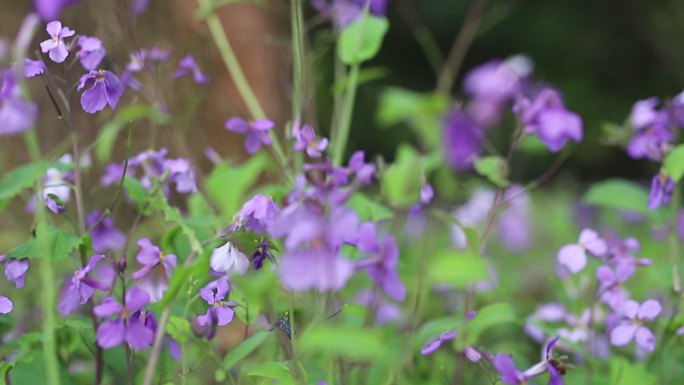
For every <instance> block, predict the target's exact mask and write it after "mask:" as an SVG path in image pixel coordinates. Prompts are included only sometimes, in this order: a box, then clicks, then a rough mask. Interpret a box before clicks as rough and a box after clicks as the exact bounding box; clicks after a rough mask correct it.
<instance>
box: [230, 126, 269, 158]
mask: <svg viewBox="0 0 684 385" xmlns="http://www.w3.org/2000/svg"><path fill="white" fill-rule="evenodd" d="M225 126H226V129H228V131H232V132H235V133H238V134H246V135H247V139H246V140H245V148H246V149H247V152H248V153H250V154H254V153H255V152H257V151H259V149H260V148H261V146H262V145H265V146H270V145H271V144H272V141H271V138H270V137H269V136H268V131H269V130H271V129H272V128H273V127H275V124H274V123H273V122H272V121H270V120H268V119H257V120H254V121H251V122H247V121H245V120H244V119H242V118H238V117H234V118H230V119H228V120H227V121H226V125H225Z"/></svg>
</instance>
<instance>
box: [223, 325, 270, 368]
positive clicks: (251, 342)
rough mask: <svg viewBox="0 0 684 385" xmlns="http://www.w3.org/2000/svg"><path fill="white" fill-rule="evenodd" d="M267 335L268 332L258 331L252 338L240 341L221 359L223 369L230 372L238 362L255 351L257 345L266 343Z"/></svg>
mask: <svg viewBox="0 0 684 385" xmlns="http://www.w3.org/2000/svg"><path fill="white" fill-rule="evenodd" d="M269 335H270V333H269V332H267V331H265V330H260V331H258V332H256V333H254V335H253V336H251V337H249V338H247V339H246V340H244V341H242V342H241V343H240V344H239V345H238V346H236V347H234V348H233V350H231V351H230V352H228V354H227V355H226V357H225V358H224V359H223V369H224V370H230V369H232V368H233V367H234V366H235V365H237V364H238V363H239V362H240V361H242V360H244V359H245V358H247V356H249V355H250V354H251V353H252V352H253V351H254V350H256V348H258V347H259V345H261V344H262V343H264V341H266V338H268V336H269Z"/></svg>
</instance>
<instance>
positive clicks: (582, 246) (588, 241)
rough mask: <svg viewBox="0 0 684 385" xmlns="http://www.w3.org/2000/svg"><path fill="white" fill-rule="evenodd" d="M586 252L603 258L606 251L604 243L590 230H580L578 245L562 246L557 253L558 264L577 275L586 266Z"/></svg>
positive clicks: (606, 247)
mask: <svg viewBox="0 0 684 385" xmlns="http://www.w3.org/2000/svg"><path fill="white" fill-rule="evenodd" d="M587 251H588V252H589V253H591V254H592V255H594V256H595V257H600V256H603V255H604V254H605V253H606V251H608V246H607V245H606V241H604V240H603V239H602V238H601V237H599V235H598V233H597V232H596V231H594V230H592V229H584V230H582V232H581V233H580V236H579V241H578V243H573V244H569V245H565V246H563V247H562V248H561V249H560V250H559V251H558V263H560V264H561V265H563V266H565V267H566V268H567V269H568V270H569V271H570V272H571V273H573V274H577V273H579V272H580V271H581V270H582V269H584V266H586V265H587Z"/></svg>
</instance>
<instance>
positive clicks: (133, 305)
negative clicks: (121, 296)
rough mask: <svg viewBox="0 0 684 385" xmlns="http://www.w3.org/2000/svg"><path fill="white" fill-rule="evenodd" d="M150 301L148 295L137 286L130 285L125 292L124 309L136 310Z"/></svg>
mask: <svg viewBox="0 0 684 385" xmlns="http://www.w3.org/2000/svg"><path fill="white" fill-rule="evenodd" d="M148 303H150V295H149V294H148V293H147V292H146V291H145V290H142V289H140V288H138V287H132V288H131V289H130V290H128V292H127V293H126V309H128V310H131V311H137V310H140V309H142V308H143V307H145V306H146V305H147V304H148Z"/></svg>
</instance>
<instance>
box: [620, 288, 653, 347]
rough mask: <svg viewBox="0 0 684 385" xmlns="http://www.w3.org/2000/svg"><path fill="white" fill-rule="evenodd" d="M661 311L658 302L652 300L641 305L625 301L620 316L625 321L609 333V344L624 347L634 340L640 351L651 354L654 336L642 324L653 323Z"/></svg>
mask: <svg viewBox="0 0 684 385" xmlns="http://www.w3.org/2000/svg"><path fill="white" fill-rule="evenodd" d="M661 310H662V307H661V306H660V302H658V301H656V300H654V299H649V300H646V301H644V302H643V303H641V304H639V303H638V302H636V301H634V300H631V299H630V300H627V301H625V303H624V304H623V305H622V315H623V316H624V317H626V318H627V319H626V320H624V321H622V322H621V323H620V324H619V325H618V326H616V327H615V328H613V330H612V331H611V332H610V343H612V344H613V345H615V346H625V345H627V344H628V343H629V342H630V341H631V340H632V339H634V341H635V342H636V344H637V346H638V347H639V348H640V349H642V350H644V351H646V352H652V351H653V349H654V348H655V336H654V335H653V332H651V330H650V329H649V328H647V327H646V326H644V322H645V321H653V320H654V319H655V318H656V317H657V316H658V314H660V311H661Z"/></svg>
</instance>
